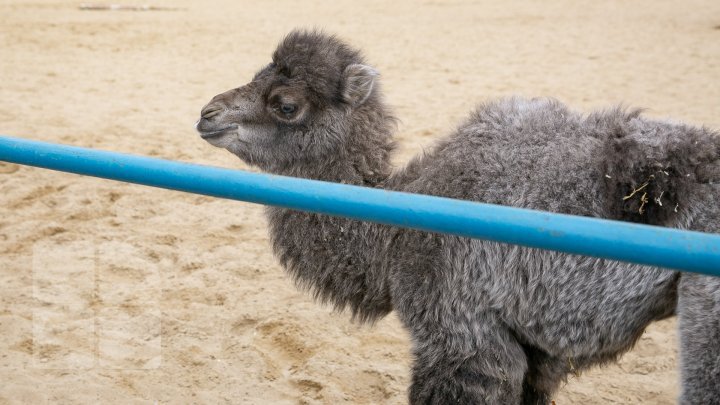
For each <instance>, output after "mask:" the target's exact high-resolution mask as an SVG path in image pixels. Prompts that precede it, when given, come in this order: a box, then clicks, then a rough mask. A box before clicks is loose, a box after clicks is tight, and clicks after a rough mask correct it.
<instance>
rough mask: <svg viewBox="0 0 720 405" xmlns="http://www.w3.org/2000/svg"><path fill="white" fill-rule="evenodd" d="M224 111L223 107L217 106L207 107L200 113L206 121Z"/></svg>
mask: <svg viewBox="0 0 720 405" xmlns="http://www.w3.org/2000/svg"><path fill="white" fill-rule="evenodd" d="M222 110H223V107H221V106H219V105H217V104H216V105H209V106H207V107H205V108H203V109H202V111H201V112H200V116H201V117H203V118H205V119H210V118H212V117H214V116H216V115H218V114H220V112H221V111H222Z"/></svg>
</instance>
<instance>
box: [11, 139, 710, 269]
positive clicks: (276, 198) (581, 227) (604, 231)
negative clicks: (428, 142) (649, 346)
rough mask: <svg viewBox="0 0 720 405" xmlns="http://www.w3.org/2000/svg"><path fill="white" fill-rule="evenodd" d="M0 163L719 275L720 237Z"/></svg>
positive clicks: (234, 175) (287, 187)
mask: <svg viewBox="0 0 720 405" xmlns="http://www.w3.org/2000/svg"><path fill="white" fill-rule="evenodd" d="M0 161H6V162H12V163H18V164H23V165H30V166H37V167H43V168H46V169H53V170H60V171H64V172H70V173H77V174H84V175H89V176H95V177H102V178H106V179H113V180H120V181H124V182H129V183H137V184H144V185H147V186H153V187H161V188H167V189H171V190H179V191H186V192H190V193H196V194H204V195H209V196H213V197H220V198H229V199H233V200H241V201H248V202H253V203H259V204H266V205H274V206H279V207H285V208H293V209H297V210H303V211H311V212H317V213H323V214H329V215H337V216H343V217H348V218H353V219H358V220H364V221H372V222H378V223H383V224H388V225H396V226H402V227H407V228H414V229H420V230H423V231H430V232H442V233H449V234H454V235H460V236H467V237H471V238H480V239H489V240H494V241H498V242H506V243H513V244H517V245H523V246H530V247H535V248H541V249H550V250H557V251H562V252H566V253H575V254H581V255H588V256H595V257H602V258H607V259H615V260H622V261H628V262H634V263H639V264H646V265H652V266H659V267H666V268H673V269H677V270H684V271H691V272H698V273H704V274H710V275H714V276H720V235H714V234H705V233H700V232H690V231H680V230H676V229H669V228H662V227H656V226H646V225H638V224H631V223H627V222H619V221H609V220H602V219H595V218H587V217H579V216H572V215H562V214H553V213H548V212H542V211H533V210H528V209H519V208H511V207H503V206H498V205H490V204H482V203H476V202H470V201H461V200H453V199H448V198H441V197H432V196H426V195H417V194H408V193H401V192H394V191H385V190H379V189H371V188H365V187H357V186H349V185H344V184H335V183H327V182H321V181H315V180H305V179H296V178H291V177H283V176H274V175H268V174H257V173H249V172H244V171H239V170H229V169H223V168H218V167H210V166H202V165H196V164H189V163H179V162H173V161H168V160H162V159H153V158H147V157H141V156H133V155H128V154H121V153H114V152H106V151H100V150H93V149H86V148H79V147H74V146H66V145H57V144H51V143H46V142H38V141H30V140H25V139H19V138H12V137H2V136H0Z"/></svg>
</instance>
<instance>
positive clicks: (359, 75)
mask: <svg viewBox="0 0 720 405" xmlns="http://www.w3.org/2000/svg"><path fill="white" fill-rule="evenodd" d="M379 75H380V74H379V73H378V71H377V70H375V69H373V68H372V67H370V66H368V65H361V64H353V65H350V66H348V67H346V68H345V71H344V72H343V89H342V98H343V100H344V101H345V102H347V103H349V104H351V105H353V106H355V107H357V106H359V105H361V104H362V103H364V102H365V100H367V99H368V97H370V94H371V93H372V90H373V87H375V78H376V77H377V76H379Z"/></svg>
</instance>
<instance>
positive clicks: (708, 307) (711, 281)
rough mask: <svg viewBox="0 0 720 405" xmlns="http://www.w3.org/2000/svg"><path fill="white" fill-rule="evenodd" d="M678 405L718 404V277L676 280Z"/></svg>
mask: <svg viewBox="0 0 720 405" xmlns="http://www.w3.org/2000/svg"><path fill="white" fill-rule="evenodd" d="M678 316H679V318H680V341H681V349H680V354H681V356H680V357H681V366H682V368H681V372H682V394H681V400H680V402H681V403H682V404H706V405H711V404H720V278H719V277H709V276H702V275H699V274H684V275H683V276H682V279H681V280H680V297H679V306H678Z"/></svg>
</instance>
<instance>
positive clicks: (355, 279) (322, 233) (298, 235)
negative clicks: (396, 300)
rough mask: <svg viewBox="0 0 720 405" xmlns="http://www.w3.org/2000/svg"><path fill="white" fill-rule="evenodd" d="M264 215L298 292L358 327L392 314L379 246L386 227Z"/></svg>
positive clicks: (289, 213)
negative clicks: (345, 311) (349, 314)
mask: <svg viewBox="0 0 720 405" xmlns="http://www.w3.org/2000/svg"><path fill="white" fill-rule="evenodd" d="M266 213H267V215H268V219H269V223H270V237H271V240H272V243H273V249H274V252H275V255H276V256H277V257H278V259H279V260H280V263H281V264H282V265H283V267H284V268H285V270H286V271H287V272H288V273H289V274H290V275H291V276H292V277H293V279H294V280H295V282H296V284H298V286H299V287H301V288H304V289H306V290H310V291H312V293H313V295H314V296H315V298H317V299H319V300H320V301H321V302H323V303H331V304H332V305H333V306H334V307H335V309H337V310H342V309H345V308H349V309H350V310H351V311H352V314H353V319H356V320H358V321H360V322H373V321H375V320H377V319H379V318H382V317H383V316H385V315H387V314H388V313H389V312H390V311H391V310H392V304H391V301H390V293H389V289H388V285H387V283H388V280H387V275H386V274H384V273H385V271H384V270H383V269H384V268H385V266H384V265H383V262H382V258H383V257H386V252H383V251H382V250H383V249H385V248H386V247H385V244H383V243H381V241H382V240H384V238H385V237H387V235H385V237H384V236H383V234H384V233H386V232H387V231H388V230H389V228H388V227H384V226H381V225H377V224H370V223H367V222H360V221H354V220H349V219H346V218H338V217H331V216H327V215H321V214H314V213H307V212H300V211H294V210H289V209H284V208H275V207H271V208H267V210H266Z"/></svg>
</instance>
